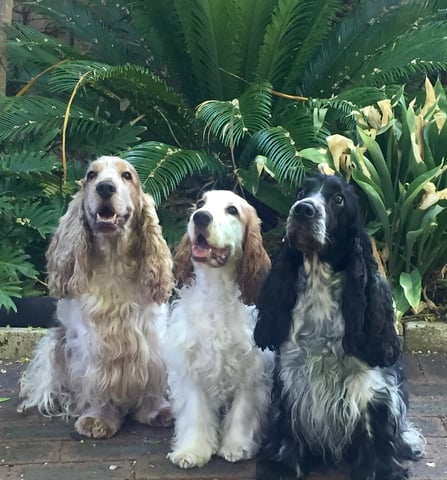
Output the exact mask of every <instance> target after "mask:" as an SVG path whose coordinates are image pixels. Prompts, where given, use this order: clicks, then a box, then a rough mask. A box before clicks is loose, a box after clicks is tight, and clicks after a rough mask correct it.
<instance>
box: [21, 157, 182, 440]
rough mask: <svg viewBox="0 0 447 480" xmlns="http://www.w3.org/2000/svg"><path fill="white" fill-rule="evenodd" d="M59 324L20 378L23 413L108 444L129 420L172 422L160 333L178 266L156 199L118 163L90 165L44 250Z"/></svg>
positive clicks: (130, 169) (113, 160)
mask: <svg viewBox="0 0 447 480" xmlns="http://www.w3.org/2000/svg"><path fill="white" fill-rule="evenodd" d="M47 266H48V285H49V288H50V292H51V294H52V295H54V296H58V297H62V298H61V299H60V300H59V301H58V305H57V319H58V322H59V326H57V327H54V328H52V329H50V330H49V332H48V334H47V335H46V336H45V337H44V338H43V339H42V341H41V342H40V343H39V344H38V346H37V348H36V351H35V353H34V358H33V359H32V360H31V363H30V364H29V366H28V368H27V369H26V371H25V372H24V375H23V377H22V379H21V390H20V396H21V397H22V398H23V401H22V404H21V406H20V407H19V409H20V410H22V411H23V410H25V409H27V408H30V407H37V408H38V409H39V411H40V412H41V413H42V414H44V415H49V416H53V415H62V416H65V417H79V418H78V420H77V421H76V424H75V428H76V430H77V431H78V432H79V433H80V434H83V435H86V436H91V437H96V438H100V437H109V436H111V435H113V434H114V433H115V432H116V431H117V430H118V429H119V427H120V425H121V422H122V419H123V418H124V416H125V415H126V414H128V413H132V414H133V415H134V416H135V418H136V419H137V420H139V421H141V422H145V423H156V422H158V421H160V422H164V421H165V420H166V421H169V418H168V417H169V410H168V409H167V403H166V400H165V398H164V395H165V391H166V388H167V378H166V370H165V366H164V362H163V360H162V356H161V345H160V338H159V337H160V335H162V332H163V329H165V327H166V325H165V321H166V314H167V307H166V304H165V302H166V301H167V299H168V297H169V295H170V293H171V291H172V287H173V279H172V259H171V254H170V251H169V248H168V246H167V244H166V242H165V241H164V239H163V237H162V234H161V227H160V225H159V223H158V217H157V215H156V212H155V207H154V202H153V200H152V197H150V196H149V195H147V194H144V193H143V192H142V190H141V186H140V182H139V179H138V176H137V173H136V172H135V170H134V168H133V167H132V166H131V165H130V164H129V163H127V162H126V161H124V160H122V159H120V158H118V157H101V158H99V159H98V160H96V161H94V162H92V163H91V164H90V166H89V168H88V170H87V173H86V176H85V178H84V180H83V182H82V188H81V190H80V191H79V192H78V193H76V195H75V196H74V198H73V199H72V201H71V202H70V204H69V207H68V210H67V212H66V214H65V215H64V216H63V217H62V218H61V220H60V222H59V226H58V228H57V230H56V232H55V233H54V235H53V237H52V240H51V242H50V245H49V247H48V251H47Z"/></svg>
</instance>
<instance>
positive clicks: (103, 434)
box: [75, 416, 118, 438]
mask: <svg viewBox="0 0 447 480" xmlns="http://www.w3.org/2000/svg"><path fill="white" fill-rule="evenodd" d="M75 429H76V431H77V432H78V433H79V434H81V435H84V436H85V437H91V438H109V437H111V436H113V435H114V434H115V433H116V432H117V430H118V427H117V426H116V425H113V424H110V423H107V422H106V421H105V420H104V419H102V418H96V417H88V416H85V417H79V418H78V419H77V421H76V423H75Z"/></svg>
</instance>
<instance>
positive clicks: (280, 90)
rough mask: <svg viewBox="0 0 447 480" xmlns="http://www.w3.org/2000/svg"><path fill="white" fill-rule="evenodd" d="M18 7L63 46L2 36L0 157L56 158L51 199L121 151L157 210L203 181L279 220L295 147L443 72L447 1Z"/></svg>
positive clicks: (46, 0) (18, 161)
mask: <svg viewBox="0 0 447 480" xmlns="http://www.w3.org/2000/svg"><path fill="white" fill-rule="evenodd" d="M21 3H22V4H23V5H26V6H27V7H29V8H32V9H33V10H35V11H36V12H38V13H39V14H41V15H43V16H44V17H46V18H48V19H49V20H50V21H51V22H53V23H54V25H56V26H57V27H59V28H61V29H62V31H63V32H64V34H65V35H66V38H67V39H68V41H67V42H64V41H61V40H60V39H59V38H56V37H54V36H50V35H46V34H43V33H41V32H39V31H37V30H35V29H33V28H31V27H29V26H27V25H23V24H16V25H13V26H11V27H10V28H8V30H7V34H8V38H9V41H8V62H9V67H10V77H9V80H10V81H9V85H8V94H9V96H7V97H4V98H1V99H0V154H1V155H3V158H4V162H6V163H7V164H8V165H11V171H14V170H15V169H16V168H20V165H22V164H23V165H26V164H27V162H28V161H29V160H30V159H33V158H37V157H39V155H42V157H41V158H42V160H45V161H46V162H49V163H47V165H50V164H51V165H53V164H54V163H53V162H54V160H55V158H54V157H53V155H56V156H57V158H60V160H61V165H60V166H59V170H58V172H59V174H60V176H59V177H58V179H59V191H60V192H62V193H63V194H62V196H61V198H60V201H61V202H62V203H63V202H64V194H65V193H67V191H69V190H70V187H69V186H67V185H69V184H70V182H69V180H70V171H71V170H72V169H73V168H77V167H76V165H77V162H81V163H82V162H84V161H85V160H87V159H90V158H92V157H95V156H98V155H101V154H109V153H113V154H116V153H120V154H121V155H123V156H125V157H127V158H128V159H130V160H131V161H132V162H134V163H135V165H136V167H137V169H138V172H139V174H140V175H141V179H142V181H143V184H144V185H145V187H146V188H147V190H148V191H150V192H151V193H152V194H153V195H154V196H155V198H156V199H157V201H158V202H161V201H163V200H165V199H166V198H167V197H168V196H169V195H171V194H172V192H174V191H176V190H177V189H178V188H179V186H181V187H182V188H184V186H185V179H187V178H191V176H192V175H201V177H200V178H201V180H200V182H197V183H196V184H194V183H193V188H189V189H188V193H189V194H191V196H193V195H194V188H195V187H196V190H199V189H200V188H201V186H202V185H203V184H204V183H209V184H210V185H216V186H221V187H226V188H234V187H236V188H239V189H240V191H242V192H243V191H244V190H245V191H248V192H249V193H250V194H252V195H254V196H255V197H257V199H258V200H259V201H260V202H261V203H263V204H265V205H267V206H269V207H271V208H273V209H274V210H275V211H277V212H279V213H284V212H285V211H287V207H288V205H289V203H290V201H291V199H290V191H291V189H293V187H294V185H295V184H296V182H297V181H299V179H300V178H301V176H302V175H303V173H304V171H305V168H306V157H305V156H303V155H300V151H302V150H303V149H309V148H311V147H315V146H324V145H325V138H326V136H328V135H329V134H330V133H337V132H346V131H349V130H351V129H352V128H355V122H354V120H353V116H352V112H353V111H355V110H359V109H360V108H362V107H365V106H367V105H371V104H373V103H375V102H378V101H381V100H385V99H386V98H389V97H390V96H391V95H392V94H395V93H396V91H398V89H399V86H400V85H401V84H402V82H405V81H411V84H412V85H413V86H414V88H415V89H416V90H417V88H418V82H419V81H420V78H421V76H422V74H434V73H436V72H438V71H442V70H445V69H446V68H447V60H446V58H445V54H444V52H445V51H446V48H447V22H445V11H444V10H442V8H444V7H446V6H447V0H405V1H401V0H244V1H242V2H240V1H232V0H230V1H223V0H201V1H197V0H165V1H162V2H159V1H155V0H132V1H130V2H120V1H119V0H118V1H113V2H112V1H111V0H40V1H38V2H37V1H28V2H21ZM196 107H197V110H196ZM43 139H44V142H43ZM41 141H42V142H43V143H44V144H43V145H41V143H42V142H41ZM16 145H24V146H26V148H25V147H23V148H22V149H21V150H20V149H19V150H18V149H17V148H16V147H15V146H16ZM36 145H37V147H36ZM39 145H40V146H39ZM36 148H37V150H35V149H36ZM11 155H12V156H11ZM39 158H40V157H39ZM71 164H74V165H75V166H74V167H72V166H71ZM12 165H14V167H12ZM53 173H54V170H48V171H47V172H46V174H48V175H52V174H53ZM42 175H44V173H42ZM46 180H47V177H45V181H46ZM67 182H68V183H67ZM43 184H45V182H43ZM64 189H65V190H64ZM43 191H44V192H45V191H46V190H45V188H44V189H43ZM50 200H51V197H49V198H48V199H47V198H45V196H43V197H41V196H39V197H38V198H36V199H35V202H34V204H35V205H36V204H40V203H42V205H44V206H45V205H46V202H47V201H50ZM11 202H12V201H11ZM8 208H9V206H8V205H7V206H6V207H3V211H6V210H8ZM23 208H24V209H25V211H22V212H21V214H20V217H18V218H28V216H27V215H26V214H25V213H26V206H25V205H24V207H23ZM9 211H10V212H12V210H9ZM11 220H12V221H13V220H14V217H13V216H12V217H11ZM16 225H17V224H16ZM167 227H169V225H164V228H165V231H167V232H168V234H169V228H167ZM48 228H49V227H48ZM44 235H45V234H44ZM23 238H24V237H22V240H21V241H19V242H18V244H21V246H22V247H24V246H26V242H25V241H24V240H23ZM22 250H23V251H25V249H23V248H22ZM26 261H28V259H27V260H26ZM40 263H42V262H40ZM40 263H39V262H37V263H33V264H34V265H35V269H36V270H39V271H40V270H41V267H40ZM16 271H17V269H16ZM28 273H30V274H31V272H30V271H29V272H28ZM11 278H12V280H13V281H16V280H15V277H14V276H12V277H11ZM0 281H1V280H0ZM0 302H1V301H0Z"/></svg>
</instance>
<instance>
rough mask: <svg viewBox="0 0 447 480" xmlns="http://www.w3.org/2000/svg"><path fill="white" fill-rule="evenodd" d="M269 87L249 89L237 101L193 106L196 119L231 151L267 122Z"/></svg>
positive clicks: (269, 98) (263, 85)
mask: <svg viewBox="0 0 447 480" xmlns="http://www.w3.org/2000/svg"><path fill="white" fill-rule="evenodd" d="M271 101H272V93H271V86H270V85H269V84H268V83H267V82H263V83H259V84H255V85H253V86H251V87H250V88H249V89H248V90H247V91H246V92H245V93H244V94H243V95H241V97H240V98H239V99H234V100H231V101H219V100H208V101H206V102H203V103H202V104H200V105H199V106H198V107H197V118H199V119H200V120H202V121H203V122H204V123H205V135H206V132H207V131H208V132H209V133H210V134H211V135H213V136H215V137H217V138H219V140H220V141H221V142H222V143H223V144H224V145H225V146H227V147H231V148H234V147H235V146H236V145H238V144H239V143H240V142H241V140H242V139H243V138H244V137H246V136H247V135H251V134H253V133H254V132H256V131H257V130H261V129H265V128H267V127H268V126H269V123H270V106H271Z"/></svg>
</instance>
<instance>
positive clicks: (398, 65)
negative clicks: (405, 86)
mask: <svg viewBox="0 0 447 480" xmlns="http://www.w3.org/2000/svg"><path fill="white" fill-rule="evenodd" d="M435 11H436V5H435V2H429V1H427V0H424V1H420V0H409V1H408V2H401V1H400V0H392V1H390V0H377V1H374V2H370V1H361V2H359V4H358V6H357V7H356V8H355V9H353V13H352V14H351V15H348V16H346V17H345V18H344V19H343V20H342V21H341V22H340V24H339V25H338V28H336V29H334V30H333V32H332V34H331V35H330V36H329V37H328V40H327V41H326V42H325V43H324V44H323V45H322V47H321V49H320V51H319V53H318V55H316V56H315V58H314V59H313V60H312V61H311V62H310V63H309V65H308V67H307V68H306V72H305V73H304V75H303V77H302V79H301V84H300V91H301V92H305V94H306V95H311V96H322V95H325V96H329V95H330V94H331V93H333V92H335V93H336V92H338V91H341V90H342V89H345V88H346V87H347V86H348V87H349V86H351V85H355V84H357V85H364V86H365V85H376V86H377V85H379V86H380V85H383V83H380V80H379V81H377V82H376V81H375V78H377V79H379V78H380V76H379V74H380V73H381V72H382V73H383V72H384V71H387V70H388V69H387V68H386V62H387V60H386V59H387V58H388V56H390V57H393V60H392V62H390V65H389V66H390V67H392V68H393V69H394V73H393V75H391V71H390V75H391V76H389V77H388V78H393V79H394V80H395V81H396V80H398V79H399V78H408V76H409V75H411V74H414V73H415V72H416V71H431V70H432V69H431V65H430V64H426V65H425V67H424V65H423V64H422V63H420V64H414V63H412V62H411V60H414V59H415V58H417V57H415V56H414V55H412V54H410V56H411V58H409V57H408V52H407V46H406V44H405V42H404V41H402V42H396V38H399V36H402V37H401V38H402V39H404V38H406V39H410V38H413V37H412V35H413V34H415V35H416V36H415V37H414V38H415V40H414V42H412V43H411V45H413V44H415V43H417V41H419V42H421V43H420V44H421V46H423V45H424V44H425V41H427V40H429V39H430V37H427V35H430V33H429V31H428V30H429V29H430V27H429V26H428V25H427V27H428V30H426V29H425V27H424V28H423V29H422V35H420V34H419V33H415V32H417V31H416V30H415V25H417V24H418V23H421V19H425V21H427V19H428V18H431V15H432V14H433V13H434V12H435ZM422 23H423V22H422ZM436 30H437V33H434V32H433V38H436V39H437V40H438V41H439V42H441V45H442V44H443V42H445V39H444V38H443V37H445V34H444V35H443V34H442V33H441V30H440V29H437V28H436ZM416 37H417V38H418V40H416ZM443 50H444V49H443V48H441V49H440V50H439V52H442V51H443ZM437 51H438V50H437ZM433 52H434V50H433V49H427V50H425V55H424V56H425V58H421V60H429V59H430V60H435V61H436V58H433ZM405 72H407V73H408V75H406V73H405ZM376 75H377V77H375V76H376ZM382 78H383V77H382Z"/></svg>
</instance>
